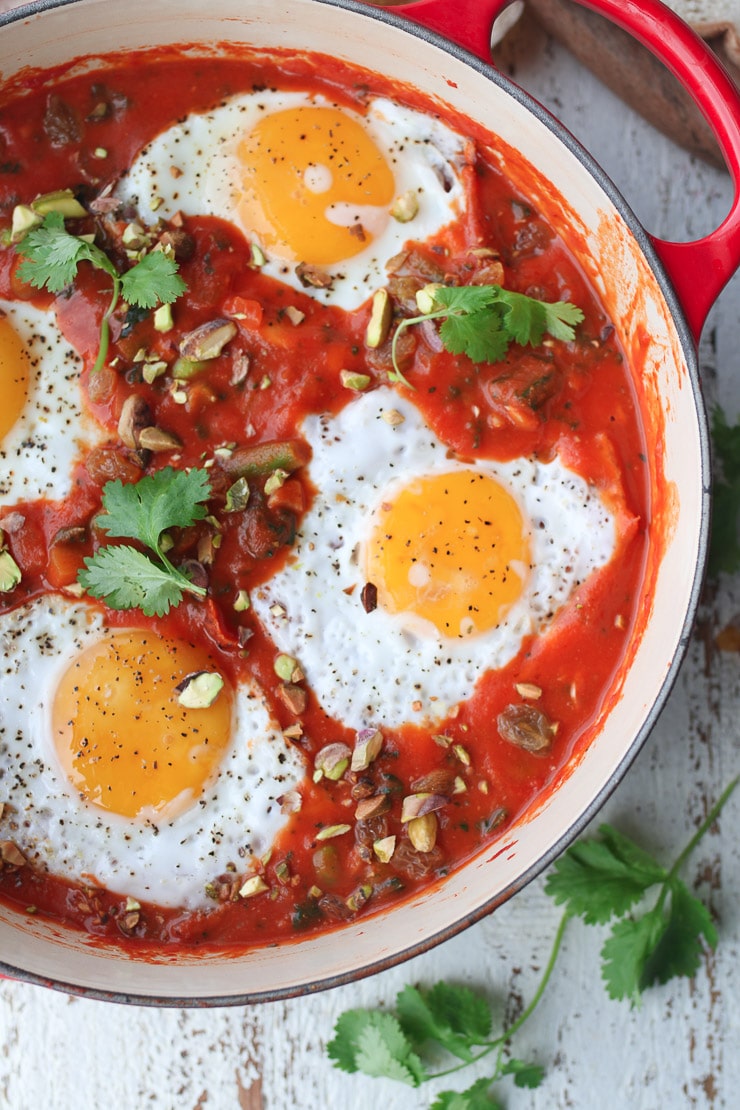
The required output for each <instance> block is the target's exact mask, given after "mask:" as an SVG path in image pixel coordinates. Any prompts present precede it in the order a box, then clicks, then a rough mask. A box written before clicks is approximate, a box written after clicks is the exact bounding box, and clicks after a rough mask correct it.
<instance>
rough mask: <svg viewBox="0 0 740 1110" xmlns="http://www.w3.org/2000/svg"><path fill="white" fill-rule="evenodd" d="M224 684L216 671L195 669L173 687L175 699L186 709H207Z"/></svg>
mask: <svg viewBox="0 0 740 1110" xmlns="http://www.w3.org/2000/svg"><path fill="white" fill-rule="evenodd" d="M223 686H224V680H223V678H222V677H221V675H220V674H219V673H218V672H217V671H197V672H195V673H194V674H189V675H187V677H186V678H184V679H183V680H182V682H180V683H179V684H178V685H177V686H176V687H175V689H176V690H177V700H178V701H179V703H180V705H183V706H185V708H186V709H207V708H208V707H209V706H210V705H213V703H214V702H215V700H216V698H217V697H218V695H219V694H220V693H221V691H222V689H223Z"/></svg>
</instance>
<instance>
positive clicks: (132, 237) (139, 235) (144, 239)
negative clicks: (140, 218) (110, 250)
mask: <svg viewBox="0 0 740 1110" xmlns="http://www.w3.org/2000/svg"><path fill="white" fill-rule="evenodd" d="M121 242H122V243H123V245H124V247H126V248H127V250H132V251H140V250H142V248H143V247H146V246H147V245H148V244H149V236H148V235H147V233H146V231H145V230H144V228H143V227H142V226H141V224H138V223H136V221H133V222H132V223H130V224H126V226H125V227H124V229H123V234H122V235H121Z"/></svg>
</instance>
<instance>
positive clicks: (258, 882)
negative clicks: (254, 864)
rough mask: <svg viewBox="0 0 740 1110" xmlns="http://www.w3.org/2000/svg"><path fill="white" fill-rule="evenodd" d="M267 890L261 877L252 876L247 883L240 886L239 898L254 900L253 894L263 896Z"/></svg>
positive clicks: (267, 887)
mask: <svg viewBox="0 0 740 1110" xmlns="http://www.w3.org/2000/svg"><path fill="white" fill-rule="evenodd" d="M269 889H270V888H269V886H268V885H267V883H266V882H265V880H264V879H263V878H262V876H261V875H252V877H251V878H249V879H247V881H246V882H245V883H242V885H241V886H240V888H239V897H240V898H254V896H255V894H264V892H265V891H266V890H269Z"/></svg>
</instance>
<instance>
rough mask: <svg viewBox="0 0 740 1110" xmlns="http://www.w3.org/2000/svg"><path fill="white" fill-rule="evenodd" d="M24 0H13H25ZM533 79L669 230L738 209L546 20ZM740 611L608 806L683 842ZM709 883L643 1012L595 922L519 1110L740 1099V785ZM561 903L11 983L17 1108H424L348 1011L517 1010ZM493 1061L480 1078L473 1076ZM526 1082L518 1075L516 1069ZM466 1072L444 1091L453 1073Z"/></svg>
mask: <svg viewBox="0 0 740 1110" xmlns="http://www.w3.org/2000/svg"><path fill="white" fill-rule="evenodd" d="M6 3H7V0H6ZM514 60H515V63H516V72H515V78H516V80H517V81H519V83H521V84H522V85H524V87H525V88H527V89H528V90H529V91H530V92H532V93H533V95H535V96H536V97H537V98H538V99H539V100H541V101H543V102H544V103H546V104H547V105H548V106H550V107H551V108H552V109H553V110H554V111H555V112H556V114H558V115H559V116H560V118H561V119H562V120H563V121H564V122H565V123H566V124H567V125H568V126H569V127H570V129H571V130H572V131H574V132H575V134H576V135H577V136H578V137H579V138H580V139H581V140H582V141H583V143H584V144H585V145H586V146H587V147H588V148H589V149H590V150H591V151H592V152H593V153H594V154H595V155H596V157H597V159H598V160H599V161H600V162H601V163H602V165H603V166H604V168H605V169H606V171H607V172H608V173H609V174H610V175H611V176H612V177H613V179H614V180H615V181H616V182H617V183H618V184H619V185H620V187H621V188H622V191H623V193H624V195H625V196H626V197H627V199H628V200H629V201H630V202H631V203H632V205H633V207H634V209H635V210H636V212H637V214H638V216H639V217H640V218H641V220H642V221H643V223H644V224H645V225H646V226H647V227H648V229H649V230H651V231H653V232H655V233H656V234H659V235H661V236H664V237H675V238H680V237H691V236H694V235H697V234H700V233H702V232H704V231H708V230H710V228H712V227H714V226H715V225H716V224H717V223H718V222H719V220H720V218H721V217H722V216H723V215H724V213H725V212H726V210H727V207H728V204H729V200H730V195H731V191H730V182H729V179H728V178H727V177H726V176H725V175H723V174H722V173H721V172H719V171H717V170H714V169H711V168H709V167H708V166H706V165H704V164H702V163H699V162H697V161H695V160H694V159H692V158H691V157H690V156H689V155H687V154H686V153H685V152H683V151H682V150H680V149H679V148H677V147H675V146H674V145H672V144H671V143H670V142H669V140H667V139H663V138H662V137H661V136H659V135H657V134H656V133H655V132H654V131H652V129H651V128H650V127H649V126H648V125H646V124H644V123H643V121H642V120H641V119H640V118H638V117H637V116H635V115H634V114H633V113H632V112H631V111H630V110H628V109H626V108H625V107H624V106H623V104H622V103H621V102H619V101H617V100H616V99H614V98H613V97H612V96H611V94H609V93H608V92H606V91H605V90H604V89H603V88H601V87H600V85H599V84H598V82H597V81H596V80H595V79H594V78H593V77H591V76H590V75H589V74H588V73H586V72H585V71H583V70H582V69H581V68H580V67H578V66H577V64H576V63H575V62H574V61H573V59H572V58H571V56H570V55H568V54H567V53H566V52H565V51H564V50H563V49H562V48H560V47H557V46H555V45H554V44H553V43H552V42H550V41H549V40H548V39H547V38H545V36H544V35H543V34H541V33H536V32H535V33H534V35H531V36H529V38H528V39H527V40H526V41H525V44H524V45H523V46H522V48H521V49H519V50H517V51H515V52H514ZM739 290H740V282H739V281H738V280H735V281H734V282H732V283H731V285H730V286H729V287H728V288H727V289H726V291H725V292H724V293H723V295H722V297H721V298H720V300H719V302H718V303H717V305H716V306H715V308H714V309H713V311H712V314H711V317H710V320H709V322H708V324H707V327H706V329H705V333H704V337H703V340H702V345H701V363H702V367H703V377H704V383H705V388H706V393H707V395H708V398H709V399H710V401H712V402H714V401H719V402H720V403H721V404H722V406H723V407H724V408H725V411H726V413H727V415H728V418H729V419H730V420H731V421H734V420H735V419H736V418H737V415H738V409H740V312H739V311H738V291H739ZM738 610H740V578H738V579H732V580H722V581H721V582H720V583H719V587H718V589H717V591H716V593H713V594H712V596H711V600H707V601H705V603H704V605H703V607H702V611H701V615H700V626H701V629H702V631H701V632H699V631H697V633H696V634H695V636H694V638H693V642H692V645H691V649H690V652H689V656H688V659H687V661H686V663H685V665H684V667H683V669H682V671H681V674H680V677H679V680H678V683H677V686H676V688H675V690H674V692H673V694H672V696H671V698H670V701H669V704H668V706H667V708H666V710H665V711H664V713H663V715H662V717H661V719H660V721H659V723H658V725H657V727H656V728H655V730H654V732H653V735H652V736H651V737H650V739H649V741H648V742H647V744H646V745H645V747H644V749H643V751H642V753H641V754H640V756H639V757H638V759H637V761H636V763H635V765H634V766H633V767H632V769H631V770H630V771H629V773H628V774H627V776H626V778H625V779H624V781H623V782H622V784H621V785H620V787H619V788H618V790H617V791H616V793H615V795H614V796H613V797H612V798H611V800H610V801H609V802H608V804H607V805H606V807H605V809H604V810H603V812H602V815H601V818H603V819H607V820H609V821H611V822H613V823H614V824H616V825H618V826H619V827H620V828H621V829H623V830H624V831H625V832H627V833H631V834H636V835H638V836H639V837H640V838H641V839H642V840H643V842H644V843H645V844H646V846H648V847H650V848H652V849H654V850H655V851H656V853H658V854H661V853H663V854H664V855H665V857H666V859H667V858H668V856H669V855H670V856H671V857H672V855H673V851H674V849H676V850H677V849H678V848H679V847H681V846H683V844H684V842H685V841H686V840H687V839H688V837H689V836H690V834H691V832H692V831H693V829H694V828H695V826H696V824H697V823H698V821H699V820H700V819H701V818H702V816H703V815H704V814H705V812H706V810H707V808H708V805H709V804H710V802H711V800H713V799H714V798H715V797H716V796H717V795H718V794H719V793H720V792H721V790H722V788H723V786H724V785H725V784H726V783H727V782H729V780H730V779H731V778H732V777H733V775H735V774H736V773H737V772H738V770H739V769H740V657H739V656H738V655H729V654H724V655H723V654H721V653H719V652H717V651H714V650H712V649H711V647H708V646H707V645H708V644H710V643H711V637H712V634H713V633H714V632H715V631H716V630H718V629H719V628H720V627H722V626H723V624H724V622H725V621H726V620H727V619H729V618H730V617H731V616H733V615H734V614H735V612H736V611H738ZM687 877H688V879H689V881H690V882H691V883H692V884H693V883H698V884H699V890H700V891H701V893H702V895H703V896H704V897H706V898H707V899H708V900H709V902H710V904H711V907H712V909H713V911H714V912H715V914H716V916H717V921H718V926H719V931H720V938H721V939H720V943H719V947H718V949H717V951H716V953H715V954H714V955H711V956H709V957H707V959H706V960H705V962H704V965H703V967H702V970H701V972H700V974H699V976H698V977H697V979H696V981H694V982H693V983H689V982H687V981H684V980H681V981H674V982H673V983H671V984H669V985H667V986H666V987H663V988H659V989H655V990H653V991H651V992H649V993H648V994H647V995H646V996H645V1000H644V1004H643V1006H642V1008H641V1009H640V1010H636V1011H633V1010H630V1008H629V1006H628V1005H627V1004H626V1003H617V1002H613V1001H610V1000H609V999H608V998H607V996H606V993H605V991H604V989H603V987H602V985H601V982H600V979H599V971H598V950H599V948H600V945H601V943H602V941H603V938H604V934H603V933H602V932H601V931H600V930H599V929H594V928H592V929H587V928H586V927H585V926H582V925H580V924H579V923H575V924H573V925H571V926H570V928H569V932H568V933H567V935H566V941H565V946H564V950H563V952H562V955H561V958H560V961H559V964H558V967H557V969H556V972H555V975H554V977H553V979H552V981H551V983H550V986H549V988H548V991H547V993H546V995H545V997H544V999H543V1002H542V1004H541V1006H540V1008H539V1010H538V1011H537V1014H536V1016H535V1018H534V1019H533V1020H532V1021H531V1022H530V1023H529V1025H528V1026H527V1027H526V1028H525V1030H524V1031H523V1032H522V1034H521V1035H520V1037H519V1039H518V1041H517V1044H516V1052H517V1055H520V1056H525V1057H527V1058H530V1057H531V1058H533V1059H535V1060H536V1061H538V1062H539V1063H541V1064H543V1065H544V1066H545V1068H546V1069H547V1077H546V1079H545V1082H544V1084H543V1085H542V1086H541V1087H540V1088H539V1089H538V1090H537V1091H533V1092H529V1091H522V1090H516V1089H514V1088H513V1086H512V1087H509V1086H508V1085H505V1084H502V1085H501V1086H500V1088H499V1090H500V1094H501V1097H502V1100H503V1101H505V1102H506V1105H507V1106H508V1108H509V1110H519V1108H525V1107H526V1108H531V1110H545V1108H546V1110H553V1108H555V1107H569V1108H570V1107H575V1108H577V1110H578V1108H584V1110H585V1108H588V1110H597V1108H598V1110H623V1108H626V1107H639V1108H641V1110H677V1108H683V1107H686V1108H689V1107H711V1108H712V1110H714V1108H719V1107H735V1106H739V1105H740V1051H738V1049H740V960H739V957H740V882H738V879H740V792H738V796H737V798H736V799H735V800H733V801H732V802H731V803H730V805H729V806H728V808H727V810H726V811H725V814H724V816H723V818H722V821H721V827H720V831H719V834H718V835H716V834H715V835H711V836H709V837H707V838H706V840H705V841H704V843H703V845H702V847H701V849H700V851H699V854H698V855H697V857H696V858H695V859H694V860H693V861H692V863H691V866H690V869H689V873H688V876H687ZM559 919H560V911H559V910H558V909H557V908H556V907H555V906H554V905H553V904H552V903H551V901H550V900H549V899H548V898H547V897H546V896H545V895H544V893H543V887H542V882H541V880H539V881H535V882H534V883H533V884H532V885H530V886H529V887H528V888H527V889H526V890H524V891H523V892H522V893H520V894H519V895H518V896H517V897H515V898H514V899H513V900H512V901H511V902H509V903H508V904H507V905H506V906H504V907H503V908H502V909H500V910H499V911H498V912H497V913H496V914H495V915H494V916H492V917H490V918H489V919H487V920H485V921H483V922H481V923H480V924H478V925H476V926H475V927H473V928H471V929H469V930H468V931H467V932H465V933H464V934H463V935H461V936H459V937H458V938H456V939H454V940H452V941H449V942H448V943H446V944H444V945H442V946H441V947H439V948H437V949H436V950H435V951H432V952H430V953H429V954H427V955H424V956H422V957H419V958H417V959H415V960H413V961H411V962H409V963H407V964H405V965H403V966H401V967H399V968H396V969H394V970H391V971H388V972H385V973H383V974H381V975H377V976H375V977H372V978H370V979H367V980H365V981H363V982H361V983H358V984H357V985H353V986H348V987H342V988H339V989H336V990H333V991H329V992H325V993H321V994H317V995H313V996H311V997H306V998H299V999H296V1000H293V1001H288V1002H281V1003H272V1004H269V1005H262V1006H252V1007H247V1008H232V1009H217V1010H195V1011H187V1010H180V1011H178V1010H157V1009H148V1008H143V1007H142V1008H139V1007H122V1006H116V1005H113V1004H107V1003H102V1002H96V1001H89V1000H83V999H75V998H68V997H66V996H65V995H62V994H58V993H55V992H52V991H46V990H43V989H41V988H37V987H31V986H28V985H26V984H23V983H15V982H3V983H0V1044H1V1045H2V1050H1V1051H0V1106H1V1107H8V1108H9V1110H39V1108H42V1107H51V1108H52V1110H97V1108H98V1107H102V1106H108V1107H111V1108H114V1110H196V1108H197V1110H259V1108H261V1107H265V1108H267V1110H294V1108H296V1107H297V1108H299V1110H304V1108H305V1110H323V1108H330V1110H333V1108H335V1107H352V1108H353V1110H376V1107H377V1106H379V1105H382V1106H383V1107H384V1108H385V1110H422V1108H424V1107H427V1106H428V1105H429V1104H430V1102H431V1100H432V1097H431V1096H432V1095H433V1094H434V1093H435V1089H434V1088H433V1089H432V1090H431V1091H426V1090H425V1089H422V1090H420V1091H412V1090H410V1089H408V1088H405V1087H401V1086H399V1085H396V1084H393V1083H391V1082H390V1081H386V1080H366V1079H364V1078H362V1077H359V1076H347V1075H344V1074H343V1073H340V1072H338V1071H336V1070H335V1069H333V1068H332V1066H331V1064H330V1063H329V1061H328V1059H327V1058H326V1054H325V1046H326V1043H327V1041H328V1040H329V1039H330V1038H331V1035H332V1029H333V1025H334V1021H335V1019H336V1018H337V1016H338V1015H339V1014H340V1013H341V1012H342V1011H343V1010H344V1009H346V1008H348V1007H351V1006H358V1005H374V1004H377V1003H383V1002H385V1003H389V1004H390V1003H392V1001H393V999H394V998H395V995H396V992H397V991H398V990H399V989H400V988H401V987H402V986H403V985H404V984H406V983H407V982H419V983H422V984H430V983H432V982H433V981H435V980H436V979H437V978H441V977H449V978H451V979H453V980H456V981H458V982H464V983H466V984H468V985H470V986H474V987H477V988H480V989H482V990H483V991H485V992H487V994H488V995H489V996H490V997H491V998H492V999H494V1000H497V1005H498V1006H499V1007H500V1011H501V1013H502V1015H503V1014H506V1015H507V1016H508V1017H509V1018H511V1017H512V1016H515V1015H516V1013H517V1012H518V1009H519V1008H520V1007H521V1003H522V1000H525V1001H526V1000H528V999H529V998H530V997H531V995H532V992H533V990H534V989H535V987H536V985H537V982H538V981H539V974H540V971H541V969H542V966H543V963H544V961H545V960H546V958H547V955H548V953H549V950H550V945H551V941H552V938H553V935H554V932H555V929H556V926H557V924H558V921H559ZM478 1074H481V1075H482V1074H486V1072H485V1069H484V1067H483V1066H482V1065H481V1067H480V1069H479V1071H478V1072H473V1074H471V1075H470V1076H469V1077H468V1076H467V1075H466V1077H465V1080H464V1083H463V1082H462V1081H460V1083H459V1085H460V1086H463V1085H467V1084H468V1083H470V1082H472V1080H473V1079H474V1078H476V1077H477V1075H478ZM509 1082H510V1081H509ZM451 1085H453V1083H451V1082H450V1081H447V1083H446V1084H444V1085H443V1084H439V1085H438V1088H437V1089H439V1088H440V1087H442V1086H447V1087H449V1086H451Z"/></svg>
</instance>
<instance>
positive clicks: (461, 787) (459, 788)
mask: <svg viewBox="0 0 740 1110" xmlns="http://www.w3.org/2000/svg"><path fill="white" fill-rule="evenodd" d="M467 789H468V784H467V783H466V781H465V779H463V778H460V776H459V775H457V776H456V777H455V781H454V783H453V784H452V793H453V794H464V793H465V792H466V790H467Z"/></svg>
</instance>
